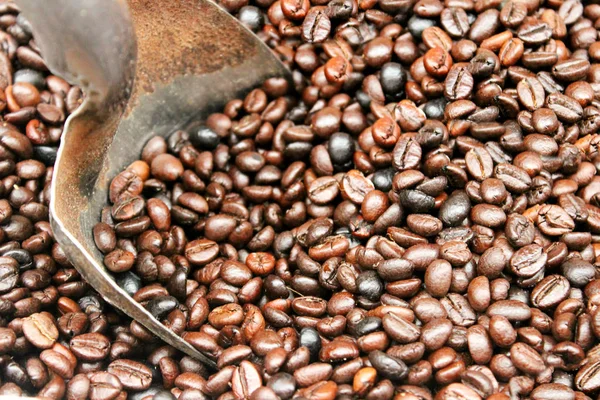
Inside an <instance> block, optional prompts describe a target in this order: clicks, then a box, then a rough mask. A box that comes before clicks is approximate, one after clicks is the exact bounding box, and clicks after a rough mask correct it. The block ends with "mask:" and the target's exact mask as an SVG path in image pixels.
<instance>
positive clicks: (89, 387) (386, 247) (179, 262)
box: [0, 0, 600, 400]
mask: <svg viewBox="0 0 600 400" xmlns="http://www.w3.org/2000/svg"><path fill="white" fill-rule="evenodd" d="M592 3H593V2H585V5H584V4H582V2H580V1H577V0H567V1H563V0H546V1H539V0H511V1H505V2H501V1H497V0H487V1H469V0H447V1H445V2H441V1H437V0H422V1H418V2H417V1H411V0H380V1H359V2H355V1H353V0H332V1H330V2H327V1H318V0H317V1H314V2H312V3H311V2H309V1H302V0H281V1H275V2H272V1H269V0H266V1H265V0H260V1H258V2H255V3H252V4H248V3H247V2H245V1H243V0H237V1H226V2H222V3H221V5H222V6H223V7H224V8H226V9H227V10H228V11H229V12H231V13H232V14H234V15H235V16H236V17H238V18H239V19H240V21H242V22H243V23H244V24H246V25H247V26H248V27H249V28H250V29H252V30H253V31H255V32H256V33H257V34H258V35H259V36H260V37H261V39H263V40H264V41H265V43H266V44H267V45H269V46H270V47H271V48H272V49H273V50H274V51H275V52H276V53H277V54H278V55H279V56H280V57H281V58H282V60H283V61H284V62H285V63H286V64H287V65H288V66H289V67H290V69H291V70H292V71H293V85H291V86H290V85H288V84H287V83H286V82H285V81H283V80H282V79H278V78H274V79H270V80H268V81H266V82H265V83H264V85H263V86H262V88H259V89H256V90H254V91H252V92H251V93H250V94H249V95H248V96H247V97H246V98H244V99H240V100H232V101H231V102H229V103H228V104H227V106H226V107H225V108H224V110H223V111H222V113H217V114H213V115H211V116H210V117H209V118H208V119H207V121H206V123H205V125H204V126H196V127H193V128H191V129H189V130H188V131H185V132H184V131H177V132H174V133H173V134H172V135H170V136H169V137H168V138H166V139H163V138H159V137H156V138H153V139H151V140H150V141H149V142H148V143H147V144H146V145H145V147H144V150H143V152H142V154H141V155H140V160H139V161H136V162H134V163H133V164H132V165H130V166H129V167H128V168H127V169H125V170H124V171H123V172H122V173H120V174H119V175H118V176H117V177H115V179H114V180H113V181H112V182H111V186H110V196H109V197H110V198H109V199H107V203H108V205H107V207H106V208H105V209H104V211H103V213H102V215H101V216H99V220H100V221H101V222H100V223H99V224H98V225H97V226H96V227H95V228H94V232H93V233H94V237H95V239H96V243H97V245H98V248H99V249H100V251H102V252H103V253H104V255H105V256H104V257H105V258H104V263H105V265H106V267H107V268H108V269H109V270H110V271H112V273H114V276H115V279H116V280H117V282H118V283H119V284H120V285H121V286H122V287H123V288H125V290H127V291H128V292H129V293H131V295H132V296H133V297H134V298H135V299H136V300H137V301H139V302H141V303H142V304H144V305H145V306H146V307H147V308H148V309H149V310H150V311H151V312H152V313H153V314H154V315H155V316H156V317H157V318H158V319H160V320H161V321H163V323H165V324H166V325H167V326H168V327H169V328H170V329H172V330H173V331H175V332H176V333H178V334H180V335H181V336H182V337H184V339H185V340H187V341H188V342H190V343H191V344H192V345H193V346H194V347H196V348H197V349H199V350H200V351H202V352H204V353H205V354H207V355H208V356H209V357H211V358H213V359H214V360H215V362H216V363H217V365H218V369H219V370H218V371H209V370H207V369H206V368H205V367H203V366H202V365H201V364H199V363H198V362H197V361H195V360H193V359H191V358H190V357H187V356H183V355H182V354H180V353H178V352H177V351H175V350H174V349H173V348H171V347H169V346H165V345H164V344H163V343H162V342H160V341H158V340H157V339H156V338H154V337H153V336H152V335H151V334H150V333H149V332H148V331H147V330H146V329H145V328H143V326H141V325H140V324H139V323H137V322H136V321H131V320H130V319H128V318H126V317H125V316H123V315H122V314H119V313H117V312H116V311H115V310H113V309H112V308H111V307H110V306H109V305H107V304H105V303H104V301H103V300H102V299H101V298H100V297H99V296H98V295H97V294H96V293H95V292H94V291H93V290H91V288H90V287H89V286H88V285H87V284H86V283H85V282H84V281H82V280H81V278H80V276H79V275H78V274H77V272H76V270H75V269H74V268H73V267H72V265H70V263H69V262H68V260H67V259H66V257H65V255H64V253H63V252H62V250H61V249H60V246H59V245H58V244H56V243H55V242H54V239H53V234H52V232H51V230H50V227H49V224H48V204H49V200H50V199H49V194H50V191H49V188H50V184H51V176H52V165H53V163H54V159H55V156H56V150H57V145H58V143H59V141H60V135H61V133H62V123H63V122H64V119H65V118H66V117H67V116H68V115H69V113H70V112H72V111H73V110H74V109H76V107H77V106H78V105H79V104H80V103H81V99H82V95H81V91H80V90H79V89H77V88H75V87H71V86H70V85H68V84H67V83H66V82H64V81H63V80H62V79H60V78H58V77H55V76H52V75H51V74H49V73H48V71H47V68H46V66H45V64H44V61H43V59H42V58H41V57H40V55H39V51H38V49H37V47H36V45H35V41H34V39H33V38H32V34H31V28H30V26H29V24H28V23H27V21H25V20H24V19H23V18H22V17H21V16H19V12H18V9H17V8H16V7H15V6H14V5H13V4H12V3H1V4H0V28H1V31H0V44H1V45H2V46H1V47H0V50H1V51H0V87H1V88H2V91H0V108H1V109H2V120H3V122H2V124H1V125H0V179H1V185H0V196H1V197H2V199H1V200H0V228H1V229H0V254H1V255H2V256H1V257H0V317H1V319H0V326H2V327H1V328H0V385H1V386H0V394H10V395H20V394H23V395H25V394H27V395H37V396H39V397H42V398H55V399H58V398H68V399H83V398H88V397H89V398H92V399H98V400H101V399H107V400H112V399H125V398H131V399H152V398H154V399H157V400H166V399H174V398H179V399H182V400H186V399H209V398H215V399H217V398H218V399H221V400H228V399H251V400H259V399H260V400H262V399H267V400H270V399H274V400H275V399H277V398H280V399H283V400H287V399H291V398H298V399H308V400H321V399H323V400H328V399H331V400H333V399H363V398H365V399H373V400H375V399H377V400H379V399H384V400H385V399H395V400H407V399H408V400H413V399H421V400H422V399H436V400H455V399H461V400H471V399H473V400H476V399H492V400H503V399H519V398H531V399H533V400H549V399H567V400H568V399H578V400H579V399H588V398H590V399H594V398H597V397H598V391H599V390H600V347H598V346H597V343H598V337H600V313H599V312H598V306H599V304H600V283H598V282H599V281H596V280H595V277H596V274H597V272H596V264H597V263H596V259H597V256H599V255H600V247H599V245H598V243H600V236H598V234H599V233H600V194H599V193H600V176H596V175H597V167H600V158H599V155H598V151H599V150H598V148H599V147H598V143H600V135H598V134H597V131H598V127H600V111H599V109H598V105H599V103H598V100H597V98H598V97H599V96H600V66H599V65H600V64H597V62H598V61H600V42H598V41H597V40H598V30H597V29H596V28H597V27H598V26H600V5H598V4H592Z"/></svg>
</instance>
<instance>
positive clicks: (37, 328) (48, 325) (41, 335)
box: [23, 313, 58, 349]
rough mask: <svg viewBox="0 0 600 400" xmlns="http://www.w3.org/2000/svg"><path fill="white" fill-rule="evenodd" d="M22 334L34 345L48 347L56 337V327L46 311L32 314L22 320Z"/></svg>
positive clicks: (42, 347)
mask: <svg viewBox="0 0 600 400" xmlns="http://www.w3.org/2000/svg"><path fill="white" fill-rule="evenodd" d="M23 334H24V335H25V337H26V338H27V340H28V341H29V342H30V343H31V344H33V345H34V346H35V347H37V348H40V349H49V348H51V347H52V345H53V344H54V343H55V342H56V340H57V339H58V329H56V325H55V323H54V321H53V320H52V318H51V317H50V316H49V315H48V314H47V313H39V314H32V315H30V316H29V317H27V318H26V319H25V320H24V321H23Z"/></svg>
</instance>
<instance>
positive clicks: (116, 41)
mask: <svg viewBox="0 0 600 400" xmlns="http://www.w3.org/2000/svg"><path fill="white" fill-rule="evenodd" d="M17 4H18V5H19V6H20V7H21V9H22V12H23V14H24V16H25V17H26V18H27V19H28V20H29V21H30V22H31V24H32V26H33V31H34V34H35V38H36V43H37V44H38V45H39V47H40V49H41V51H42V54H43V56H44V57H45V59H46V60H47V64H48V66H49V68H50V69H51V71H52V72H53V73H54V74H56V75H58V76H61V77H63V78H65V79H66V80H67V81H69V82H70V83H73V84H76V85H79V86H80V87H81V88H82V89H83V91H84V93H85V94H86V97H85V100H84V102H83V104H82V105H81V107H80V108H79V109H78V110H77V111H76V112H74V113H73V114H72V115H71V116H70V117H69V119H68V120H67V122H66V124H65V128H64V133H63V136H62V143H61V146H60V149H59V152H58V159H57V161H56V164H55V168H54V179H53V183H54V185H53V188H52V202H51V204H50V216H51V223H52V228H53V230H54V235H55V237H56V240H57V241H58V242H59V243H60V245H61V247H62V248H63V249H64V252H65V253H66V255H67V256H68V258H69V259H70V261H71V262H72V263H73V265H74V267H75V268H76V269H77V270H78V271H79V273H80V274H81V275H82V276H83V278H85V280H86V281H87V282H88V283H89V284H90V285H91V286H92V287H93V288H94V289H95V290H96V291H97V292H98V293H100V295H101V296H102V297H103V298H104V299H105V300H106V301H107V302H108V303H110V304H111V305H113V306H114V307H116V308H118V309H120V310H122V311H123V312H124V313H125V314H127V315H129V316H130V317H131V318H133V319H134V320H136V321H138V322H139V323H141V324H143V325H144V326H145V327H146V328H147V329H149V330H150V331H151V332H152V333H154V334H155V335H156V336H158V337H160V338H161V339H162V340H164V341H165V342H167V343H168V344H170V345H171V346H173V347H175V348H177V349H178V350H180V351H182V352H184V353H186V354H188V355H190V356H192V357H195V358H197V359H198V360H200V361H202V362H203V363H205V364H206V365H208V366H210V367H213V368H214V367H215V363H214V362H213V361H212V360H211V359H209V358H208V357H207V356H205V355H204V354H202V353H200V352H199V351H197V350H196V349H195V348H194V347H192V346H191V345H190V344H189V343H187V342H186V341H184V340H183V339H182V338H181V337H179V336H177V335H175V334H174V333H173V332H172V331H171V330H169V329H167V328H165V327H164V326H163V325H162V324H161V323H160V321H158V320H157V319H155V318H154V317H153V316H152V314H150V313H149V312H148V311H147V310H146V309H145V308H144V307H142V306H141V305H140V304H139V303H137V302H136V301H134V300H133V299H132V298H131V297H130V296H129V295H128V294H127V293H126V292H125V291H124V290H123V289H121V288H120V287H119V286H118V285H117V284H116V283H115V281H114V280H113V278H112V276H111V275H109V273H107V271H106V270H105V268H104V266H103V262H102V255H101V253H100V252H99V251H98V250H97V249H96V246H95V244H94V240H93V237H92V228H93V227H94V225H95V224H96V222H98V220H99V217H100V213H101V210H102V207H103V206H105V205H106V204H107V198H108V197H107V192H108V185H109V183H110V180H111V179H112V178H113V177H114V176H115V175H117V174H118V173H119V172H121V171H122V170H123V169H124V168H125V167H126V166H128V165H129V164H130V163H131V162H133V161H135V160H136V159H138V158H139V155H140V152H141V149H142V147H143V146H144V144H145V143H146V141H147V140H148V139H149V138H150V137H152V136H154V135H162V136H167V135H169V134H170V133H172V132H173V131H175V130H177V129H180V128H182V127H185V126H186V125H187V124H189V123H192V122H194V121H198V120H200V121H201V120H203V119H204V118H205V117H206V116H207V115H208V114H210V113H211V112H215V111H217V110H219V109H220V108H222V107H223V106H224V104H225V103H226V102H227V101H228V100H231V99H234V98H236V97H239V96H243V95H244V94H245V92H247V91H249V90H250V89H251V88H253V87H256V86H259V85H260V84H261V83H262V82H263V81H264V80H265V79H267V78H269V77H273V76H281V77H286V78H288V80H289V71H288V70H287V69H286V68H285V67H284V66H283V64H281V63H280V62H279V60H278V59H277V58H276V57H275V56H274V55H273V53H271V51H270V50H269V48H268V47H266V46H265V45H264V44H263V43H262V42H261V41H260V39H258V38H257V37H256V36H255V35H253V34H252V33H251V32H250V31H249V30H247V29H246V28H245V27H243V26H242V25H241V24H240V23H239V22H238V21H237V20H236V19H235V18H233V17H232V16H230V15H229V14H227V13H226V12H225V11H223V10H221V9H220V8H219V7H218V6H216V5H215V4H214V3H212V2H210V1H208V0H168V1H160V0H129V1H128V4H126V2H125V1H124V0H45V1H39V0H18V1H17Z"/></svg>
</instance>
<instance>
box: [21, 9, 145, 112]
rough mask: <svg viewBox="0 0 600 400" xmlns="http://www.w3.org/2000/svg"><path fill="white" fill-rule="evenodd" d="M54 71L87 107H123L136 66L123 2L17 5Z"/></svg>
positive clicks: (133, 36)
mask: <svg viewBox="0 0 600 400" xmlns="http://www.w3.org/2000/svg"><path fill="white" fill-rule="evenodd" d="M16 3H17V5H18V6H19V7H21V10H22V12H23V14H24V15H25V17H26V18H27V19H28V20H29V22H31V25H32V28H33V32H34V34H35V41H36V43H37V45H38V46H39V47H40V50H41V52H42V54H43V56H44V58H45V60H46V63H47V65H48V67H49V68H50V70H51V71H52V72H53V73H54V74H56V75H58V76H61V77H62V78H64V79H66V80H67V81H68V82H70V83H72V84H76V85H78V86H80V87H81V88H82V89H83V91H84V92H85V94H86V100H85V101H86V102H87V105H84V107H87V108H93V109H94V110H96V111H98V112H101V110H104V109H105V108H104V105H109V104H112V105H115V104H124V102H126V101H127V98H128V97H129V93H130V91H131V87H132V85H133V78H134V75H135V67H136V52H137V46H136V37H135V30H134V26H133V23H132V20H131V17H130V13H129V10H128V8H127V3H126V2H125V1H123V0H44V1H39V0H17V1H16Z"/></svg>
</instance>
